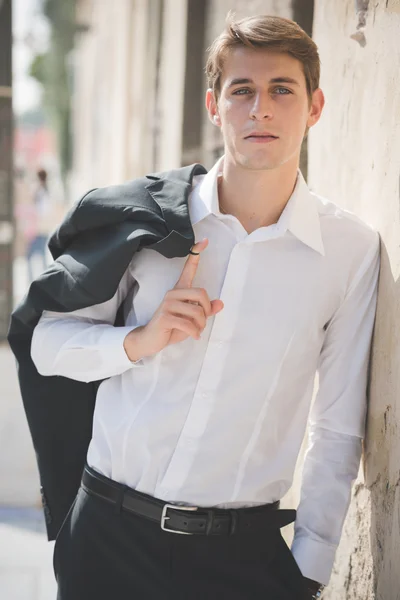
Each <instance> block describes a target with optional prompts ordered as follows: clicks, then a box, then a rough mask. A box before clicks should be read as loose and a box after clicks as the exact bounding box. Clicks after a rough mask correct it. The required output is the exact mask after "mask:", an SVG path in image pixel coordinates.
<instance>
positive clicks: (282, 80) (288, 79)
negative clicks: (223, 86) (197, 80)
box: [227, 77, 300, 88]
mask: <svg viewBox="0 0 400 600" xmlns="http://www.w3.org/2000/svg"><path fill="white" fill-rule="evenodd" d="M246 83H254V81H253V80H252V79H248V78H247V77H239V78H236V79H232V81H231V82H230V83H229V85H228V86H227V87H228V88H230V87H233V86H234V85H243V84H246ZM269 83H292V84H293V85H300V84H299V82H298V81H296V79H293V78H292V77H274V78H273V79H270V80H269Z"/></svg>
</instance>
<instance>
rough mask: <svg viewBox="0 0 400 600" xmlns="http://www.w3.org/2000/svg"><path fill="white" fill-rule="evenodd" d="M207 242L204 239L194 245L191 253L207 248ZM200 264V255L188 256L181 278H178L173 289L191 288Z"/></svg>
mask: <svg viewBox="0 0 400 600" xmlns="http://www.w3.org/2000/svg"><path fill="white" fill-rule="evenodd" d="M207 245H208V240H207V239H204V240H201V242H198V243H197V244H195V245H194V246H193V248H192V250H193V252H200V253H201V252H203V250H204V249H205V248H206V247H207ZM199 262H200V254H197V255H196V254H189V256H188V257H187V259H186V262H185V266H184V267H183V270H182V273H181V276H180V277H179V279H178V281H177V283H176V285H175V288H180V289H182V288H191V287H192V284H193V279H194V276H195V275H196V271H197V267H198V266H199Z"/></svg>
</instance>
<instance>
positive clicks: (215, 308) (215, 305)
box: [211, 299, 224, 315]
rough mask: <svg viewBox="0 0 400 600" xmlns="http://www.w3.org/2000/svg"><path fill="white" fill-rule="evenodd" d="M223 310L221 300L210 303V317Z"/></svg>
mask: <svg viewBox="0 0 400 600" xmlns="http://www.w3.org/2000/svg"><path fill="white" fill-rule="evenodd" d="M223 308H224V303H223V302H222V300H219V299H218V300H212V301H211V315H216V314H218V313H219V312H221V310H222V309H223Z"/></svg>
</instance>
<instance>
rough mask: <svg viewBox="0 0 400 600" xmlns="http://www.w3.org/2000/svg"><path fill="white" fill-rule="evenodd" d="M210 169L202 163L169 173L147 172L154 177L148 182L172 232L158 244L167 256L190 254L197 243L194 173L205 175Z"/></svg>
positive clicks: (148, 188) (150, 191) (148, 186)
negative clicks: (191, 210) (191, 212)
mask: <svg viewBox="0 0 400 600" xmlns="http://www.w3.org/2000/svg"><path fill="white" fill-rule="evenodd" d="M206 173H207V170H206V169H205V167H203V166H202V165H200V164H194V165H190V166H188V167H183V168H181V169H174V170H172V171H167V172H165V173H154V174H152V175H147V178H148V179H153V180H154V181H152V182H151V183H149V185H147V186H146V189H147V191H148V192H149V194H150V195H151V196H152V198H153V200H154V202H155V203H156V204H157V205H158V206H159V208H160V210H161V212H162V215H163V219H164V221H165V224H166V226H167V229H168V231H169V234H168V235H167V236H166V237H165V238H163V239H162V240H160V241H159V242H157V243H156V244H154V245H153V246H154V248H155V249H157V250H158V251H160V252H162V253H163V254H164V255H165V256H167V257H169V255H170V253H171V252H172V254H171V256H186V255H187V254H188V252H189V250H190V248H191V247H192V246H193V244H194V243H195V240H194V232H193V227H192V223H191V220H190V215H189V207H188V198H189V194H190V192H191V190H192V181H193V177H195V176H197V175H205V174H206Z"/></svg>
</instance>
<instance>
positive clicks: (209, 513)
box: [206, 510, 214, 535]
mask: <svg viewBox="0 0 400 600" xmlns="http://www.w3.org/2000/svg"><path fill="white" fill-rule="evenodd" d="M213 525H214V511H213V510H208V511H207V524H206V535H210V534H211V533H212V527H213Z"/></svg>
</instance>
